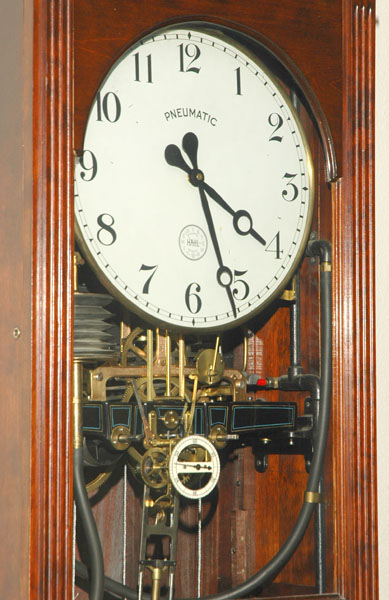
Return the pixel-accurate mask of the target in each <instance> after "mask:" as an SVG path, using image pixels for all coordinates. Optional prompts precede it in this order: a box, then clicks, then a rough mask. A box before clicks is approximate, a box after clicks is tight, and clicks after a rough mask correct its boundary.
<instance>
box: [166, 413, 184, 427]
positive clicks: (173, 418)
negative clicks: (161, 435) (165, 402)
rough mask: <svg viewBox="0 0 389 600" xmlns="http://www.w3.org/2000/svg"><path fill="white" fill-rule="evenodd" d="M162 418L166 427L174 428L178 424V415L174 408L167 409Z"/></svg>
mask: <svg viewBox="0 0 389 600" xmlns="http://www.w3.org/2000/svg"><path fill="white" fill-rule="evenodd" d="M163 420H164V423H165V425H166V427H167V428H168V429H175V428H176V427H178V425H179V424H180V417H179V416H178V414H177V413H176V411H175V410H168V411H167V412H166V413H165V414H164V416H163Z"/></svg>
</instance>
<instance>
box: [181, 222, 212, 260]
mask: <svg viewBox="0 0 389 600" xmlns="http://www.w3.org/2000/svg"><path fill="white" fill-rule="evenodd" d="M179 244H180V249H181V252H182V254H183V255H184V256H186V258H189V260H199V259H200V258H202V257H203V256H204V254H205V253H206V251H207V246H208V242H207V236H206V235H205V233H204V231H203V230H202V229H201V228H200V227H198V226H197V225H187V226H186V227H184V229H183V230H182V231H181V233H180V237H179Z"/></svg>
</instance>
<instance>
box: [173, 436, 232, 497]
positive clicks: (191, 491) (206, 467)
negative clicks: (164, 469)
mask: <svg viewBox="0 0 389 600" xmlns="http://www.w3.org/2000/svg"><path fill="white" fill-rule="evenodd" d="M169 475H170V479H171V482H172V484H173V485H174V487H175V489H176V490H177V492H178V493H179V494H181V496H184V497H185V498H191V499H199V498H205V496H208V494H210V493H211V492H212V490H213V489H214V487H215V486H216V484H217V482H218V481H219V475H220V459H219V455H218V453H217V450H216V448H215V447H214V446H213V444H212V443H211V442H210V441H209V440H208V439H207V438H204V437H202V436H200V435H189V436H188V437H186V438H183V439H182V440H180V441H179V442H178V444H177V445H176V446H175V447H174V449H173V452H172V454H171V457H170V461H169Z"/></svg>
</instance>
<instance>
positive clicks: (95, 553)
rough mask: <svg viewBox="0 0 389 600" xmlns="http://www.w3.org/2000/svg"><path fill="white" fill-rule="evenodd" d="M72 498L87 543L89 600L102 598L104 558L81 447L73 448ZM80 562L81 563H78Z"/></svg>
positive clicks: (85, 573)
mask: <svg viewBox="0 0 389 600" xmlns="http://www.w3.org/2000/svg"><path fill="white" fill-rule="evenodd" d="M73 462H74V498H75V501H76V506H77V508H78V511H79V514H80V517H81V523H82V526H83V528H84V533H85V537H86V540H87V543H88V549H89V560H90V573H88V569H87V567H86V566H85V565H83V567H84V571H83V572H84V577H86V578H87V579H89V582H90V591H89V599H90V600H103V596H104V558H103V552H102V549H101V543H100V538H99V534H98V531H97V527H96V521H95V519H94V516H93V513H92V509H91V506H90V502H89V498H88V494H87V492H86V485H85V478H84V466H83V448H82V447H81V448H75V449H74V458H73ZM80 564H81V563H80Z"/></svg>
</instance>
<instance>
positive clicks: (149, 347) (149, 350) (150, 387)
mask: <svg viewBox="0 0 389 600" xmlns="http://www.w3.org/2000/svg"><path fill="white" fill-rule="evenodd" d="M146 355H147V367H146V369H147V371H146V377H147V401H148V402H150V401H151V400H153V396H154V395H155V394H154V384H153V330H152V329H148V330H147V338H146Z"/></svg>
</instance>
